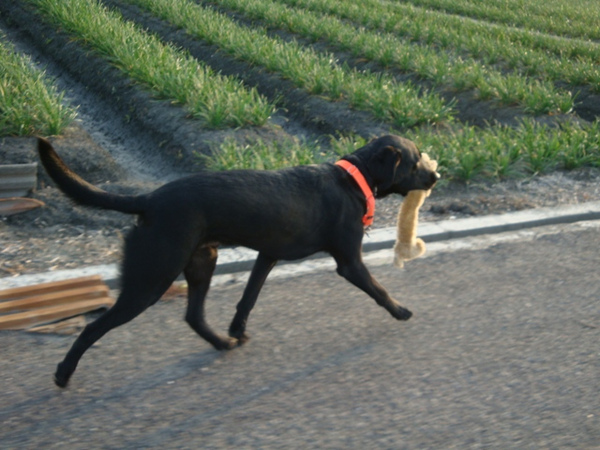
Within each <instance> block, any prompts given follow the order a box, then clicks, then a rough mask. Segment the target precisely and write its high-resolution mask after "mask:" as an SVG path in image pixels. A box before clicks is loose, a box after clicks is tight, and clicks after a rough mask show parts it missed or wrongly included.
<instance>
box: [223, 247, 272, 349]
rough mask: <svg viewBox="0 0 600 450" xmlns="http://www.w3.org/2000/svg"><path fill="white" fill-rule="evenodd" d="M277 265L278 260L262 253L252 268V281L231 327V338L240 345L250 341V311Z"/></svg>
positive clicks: (249, 281)
mask: <svg viewBox="0 0 600 450" xmlns="http://www.w3.org/2000/svg"><path fill="white" fill-rule="evenodd" d="M275 264H277V260H276V259H273V258H270V257H268V256H266V255H264V254H262V253H259V254H258V257H257V258H256V262H255V263H254V267H252V273H251V274H250V279H249V280H248V284H247V285H246V289H244V294H243V295H242V299H241V300H240V302H239V303H238V304H237V311H236V314H235V316H234V317H233V320H232V321H231V325H230V327H229V336H231V337H233V338H236V339H237V340H238V342H239V344H243V343H244V342H246V341H248V339H250V338H249V337H248V335H247V334H246V322H247V321H248V316H249V315H250V311H252V308H254V305H255V304H256V299H257V298H258V294H259V293H260V290H261V289H262V287H263V284H264V283H265V280H266V279H267V276H268V275H269V273H270V272H271V269H273V267H275Z"/></svg>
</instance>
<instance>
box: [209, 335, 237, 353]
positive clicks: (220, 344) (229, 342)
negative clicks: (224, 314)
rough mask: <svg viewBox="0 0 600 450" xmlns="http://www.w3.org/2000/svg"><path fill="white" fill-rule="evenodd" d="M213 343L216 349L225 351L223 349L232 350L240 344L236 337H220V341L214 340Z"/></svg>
mask: <svg viewBox="0 0 600 450" xmlns="http://www.w3.org/2000/svg"><path fill="white" fill-rule="evenodd" d="M212 345H213V347H214V348H215V349H217V350H219V351H223V350H232V349H234V348H236V347H237V346H238V345H240V344H239V341H238V340H237V339H236V338H234V337H226V338H222V339H219V340H218V341H215V342H212Z"/></svg>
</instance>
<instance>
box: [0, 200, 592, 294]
mask: <svg viewBox="0 0 600 450" xmlns="http://www.w3.org/2000/svg"><path fill="white" fill-rule="evenodd" d="M599 219H600V202H589V203H581V204H577V205H569V206H561V207H549V208H538V209H531V210H526V211H516V212H510V213H505V214H498V215H491V216H484V217H473V218H466V219H455V220H444V221H440V222H425V223H421V224H419V233H418V235H419V237H421V238H422V239H423V240H424V241H425V242H426V243H430V242H439V241H447V240H451V239H459V238H465V237H471V236H479V235H483V234H498V233H503V232H507V231H516V230H523V229H526V228H535V227H541V226H546V225H557V224H568V223H574V222H580V221H586V220H599ZM395 241H396V229H395V228H383V229H377V230H373V231H371V232H369V233H368V235H367V236H365V238H364V239H363V252H364V253H368V252H372V251H376V250H382V249H386V248H392V247H393V245H394V242H395ZM256 254H257V252H256V251H253V250H248V249H245V248H242V247H239V248H230V249H223V250H220V251H219V262H218V264H217V268H216V270H215V275H222V274H231V273H237V272H244V271H248V270H250V269H251V268H252V265H253V264H254V260H255V258H256ZM323 257H328V255H326V254H325V253H317V254H315V255H313V256H312V257H310V258H307V260H310V259H316V258H323ZM303 261H306V260H301V261H281V262H280V263H279V265H281V264H300V263H302V262H303ZM89 275H100V276H101V277H102V278H103V280H104V281H105V282H106V284H108V286H109V287H111V288H115V287H117V286H118V277H119V272H118V267H117V265H115V264H110V265H98V266H90V267H84V268H82V269H72V270H57V271H53V272H45V273H39V274H29V275H21V276H17V277H7V278H0V289H8V288H12V287H20V286H27V285H30V284H37V283H45V282H49V281H57V280H62V279H67V278H76V277H81V276H89Z"/></svg>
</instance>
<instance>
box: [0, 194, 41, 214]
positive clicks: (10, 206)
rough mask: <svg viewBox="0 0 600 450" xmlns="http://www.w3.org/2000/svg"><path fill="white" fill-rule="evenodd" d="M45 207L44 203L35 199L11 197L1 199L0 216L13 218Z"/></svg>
mask: <svg viewBox="0 0 600 450" xmlns="http://www.w3.org/2000/svg"><path fill="white" fill-rule="evenodd" d="M40 206H44V202H41V201H39V200H36V199H34V198H24V197H11V198H0V216H12V215H13V214H19V213H23V212H27V211H31V210H32V209H35V208H39V207H40Z"/></svg>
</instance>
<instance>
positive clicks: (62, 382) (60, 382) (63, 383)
mask: <svg viewBox="0 0 600 450" xmlns="http://www.w3.org/2000/svg"><path fill="white" fill-rule="evenodd" d="M63 372H64V371H62V370H61V368H60V364H59V365H58V368H57V369H56V372H55V373H54V376H53V379H54V384H56V385H57V386H58V387H59V388H65V387H67V384H68V383H69V378H70V375H67V374H65V373H63Z"/></svg>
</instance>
